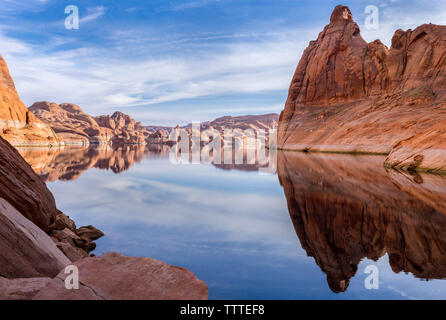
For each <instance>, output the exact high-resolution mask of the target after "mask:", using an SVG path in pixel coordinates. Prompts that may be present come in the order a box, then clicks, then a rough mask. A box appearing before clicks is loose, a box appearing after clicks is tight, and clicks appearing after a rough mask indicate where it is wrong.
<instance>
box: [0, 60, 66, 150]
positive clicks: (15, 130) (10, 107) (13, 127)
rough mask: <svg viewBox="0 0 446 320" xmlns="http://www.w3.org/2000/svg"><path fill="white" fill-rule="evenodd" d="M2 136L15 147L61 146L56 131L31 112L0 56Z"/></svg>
mask: <svg viewBox="0 0 446 320" xmlns="http://www.w3.org/2000/svg"><path fill="white" fill-rule="evenodd" d="M0 135H1V136H2V137H3V138H4V139H6V140H7V141H9V142H10V143H11V144H14V145H45V146H48V145H59V144H60V140H59V139H58V137H57V136H56V134H55V133H54V131H53V130H52V129H51V128H50V127H49V126H48V125H46V124H45V123H44V122H42V121H40V120H39V119H37V118H36V117H35V116H34V114H33V113H32V112H30V111H29V110H28V109H27V108H26V107H25V105H24V104H23V102H22V101H21V100H20V97H19V95H18V93H17V91H16V88H15V85H14V81H13V80H12V78H11V75H10V74H9V69H8V66H7V65H6V62H5V60H4V59H3V57H1V56H0Z"/></svg>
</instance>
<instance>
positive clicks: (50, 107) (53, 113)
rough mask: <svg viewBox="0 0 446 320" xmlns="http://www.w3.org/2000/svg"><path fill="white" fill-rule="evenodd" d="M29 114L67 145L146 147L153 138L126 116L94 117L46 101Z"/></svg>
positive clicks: (73, 108) (122, 114)
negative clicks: (40, 121) (148, 140)
mask: <svg viewBox="0 0 446 320" xmlns="http://www.w3.org/2000/svg"><path fill="white" fill-rule="evenodd" d="M29 110H31V111H32V112H33V113H34V114H35V115H36V116H37V117H38V118H39V119H40V120H42V121H43V122H45V123H47V124H48V125H49V126H51V128H53V130H54V131H55V132H56V133H57V135H58V136H59V137H60V138H61V139H62V140H63V141H64V142H65V144H79V145H88V144H107V143H118V144H144V143H145V138H146V137H147V136H148V135H149V131H148V130H147V129H146V128H145V127H144V126H143V125H142V124H141V123H140V122H136V121H135V120H134V119H133V118H131V117H130V116H128V115H126V114H124V113H122V112H115V113H114V114H113V115H112V116H108V115H103V116H99V117H93V116H90V115H88V114H87V113H85V112H84V111H83V110H82V109H81V108H80V107H79V106H77V105H74V104H70V103H63V104H60V105H57V104H56V103H51V102H46V101H44V102H36V103H34V104H33V105H32V106H31V107H30V108H29Z"/></svg>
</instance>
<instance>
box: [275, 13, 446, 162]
mask: <svg viewBox="0 0 446 320" xmlns="http://www.w3.org/2000/svg"><path fill="white" fill-rule="evenodd" d="M445 120H446V27H445V26H439V25H433V24H425V25H422V26H420V27H418V28H416V29H415V30H408V31H403V30H398V31H396V32H395V35H394V36H393V39H392V45H391V47H390V48H387V47H386V46H385V45H384V44H383V43H381V42H380V41H379V40H376V41H374V42H372V43H367V42H366V41H365V40H364V39H363V38H362V37H361V34H360V29H359V26H358V25H357V24H356V23H355V22H354V20H353V18H352V14H351V12H350V10H349V8H348V7H345V6H338V7H336V8H335V10H334V12H333V14H332V16H331V19H330V23H329V24H328V25H327V26H326V27H325V28H324V30H323V31H322V32H321V33H320V34H319V36H318V38H317V39H316V40H315V41H311V42H310V44H309V46H308V48H307V49H306V50H305V51H304V53H303V56H302V58H301V60H300V62H299V65H298V67H297V69H296V72H295V75H294V77H293V80H292V82H291V85H290V90H289V95H288V99H287V101H286V105H285V109H284V110H283V112H282V113H281V115H280V119H279V128H278V147H279V148H281V149H286V150H300V151H324V152H353V153H383V154H389V153H390V155H389V157H388V158H387V160H386V164H387V165H388V166H391V167H399V168H410V169H432V170H445V169H446V148H445V145H444V143H443V139H442V138H443V137H445V133H446V127H444V126H442V124H441V123H442V122H443V121H445Z"/></svg>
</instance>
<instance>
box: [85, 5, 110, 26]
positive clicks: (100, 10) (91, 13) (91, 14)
mask: <svg viewBox="0 0 446 320" xmlns="http://www.w3.org/2000/svg"><path fill="white" fill-rule="evenodd" d="M87 12H88V15H86V16H84V17H81V19H80V20H79V23H80V24H82V23H88V22H91V21H94V20H96V19H98V18H100V17H102V16H103V15H104V14H105V7H94V8H87Z"/></svg>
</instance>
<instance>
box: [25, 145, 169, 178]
mask: <svg viewBox="0 0 446 320" xmlns="http://www.w3.org/2000/svg"><path fill="white" fill-rule="evenodd" d="M168 151H169V147H167V146H163V145H121V146H115V145H114V146H111V145H99V146H90V147H89V146H77V147H76V146H70V147H66V148H62V149H54V148H53V149H48V148H20V149H19V152H20V154H21V155H22V156H23V157H24V158H25V160H26V161H27V162H28V163H29V164H30V165H31V167H32V168H33V169H34V171H35V172H36V173H37V174H39V175H40V176H41V177H42V179H43V180H45V181H47V182H52V181H56V180H61V181H70V180H75V179H77V178H79V177H80V176H81V175H82V174H83V173H84V172H85V171H87V170H89V169H91V168H97V169H102V170H112V171H113V172H114V173H121V172H123V171H126V170H128V169H130V168H131V167H132V166H133V165H135V164H136V163H140V162H141V161H142V160H143V159H144V158H146V157H150V156H151V157H167V156H168Z"/></svg>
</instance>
